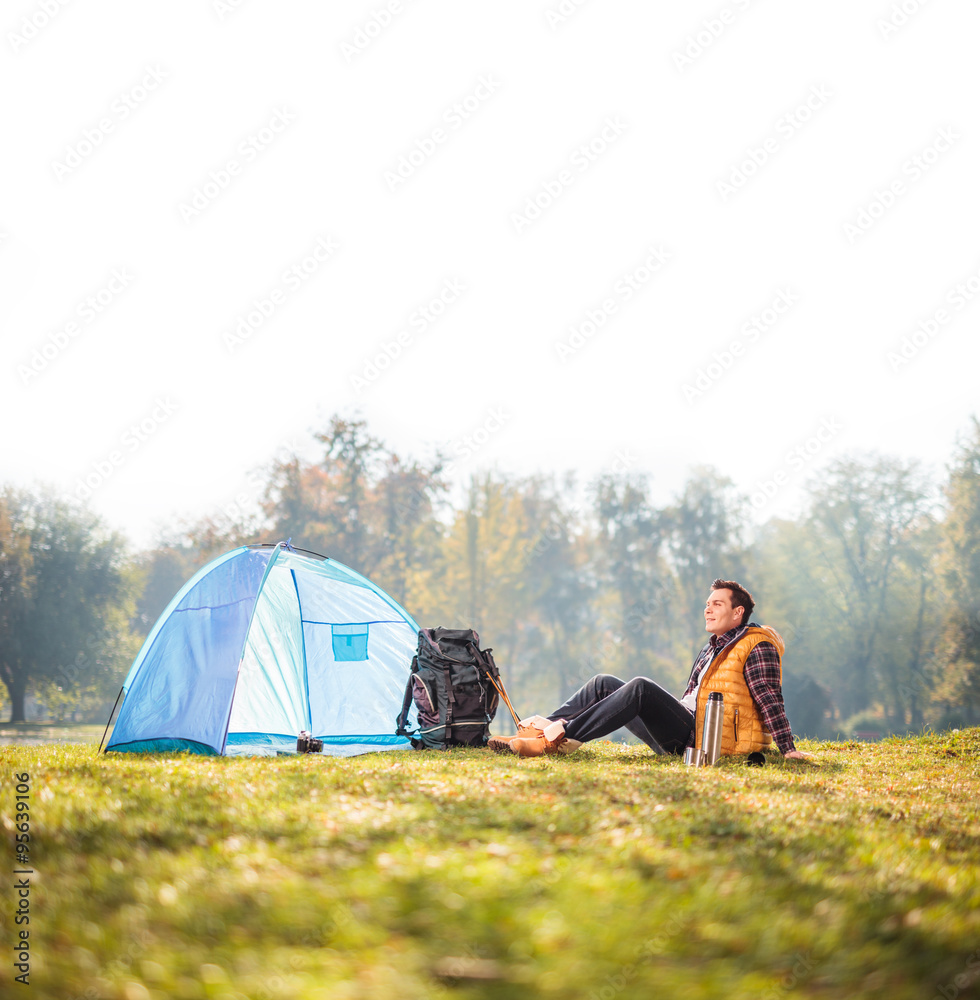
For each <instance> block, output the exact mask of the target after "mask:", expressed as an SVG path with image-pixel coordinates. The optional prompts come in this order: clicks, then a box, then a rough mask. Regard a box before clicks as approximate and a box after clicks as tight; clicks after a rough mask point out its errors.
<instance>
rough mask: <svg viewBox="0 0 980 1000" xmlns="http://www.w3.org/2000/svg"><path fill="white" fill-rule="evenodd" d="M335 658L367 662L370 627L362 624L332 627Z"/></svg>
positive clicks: (365, 623) (340, 660) (364, 623)
mask: <svg viewBox="0 0 980 1000" xmlns="http://www.w3.org/2000/svg"><path fill="white" fill-rule="evenodd" d="M330 633H331V638H332V640H333V658H334V659H335V660H337V661H339V662H342V661H344V660H366V659H367V658H368V625H367V622H362V623H358V624H354V625H331V626H330Z"/></svg>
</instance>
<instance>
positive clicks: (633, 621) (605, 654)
mask: <svg viewBox="0 0 980 1000" xmlns="http://www.w3.org/2000/svg"><path fill="white" fill-rule="evenodd" d="M593 499H594V505H593V514H594V517H595V519H596V523H597V534H596V539H595V547H594V553H595V565H596V572H597V575H598V580H599V584H598V589H599V594H598V598H599V606H600V607H604V608H606V609H608V613H607V614H605V615H602V614H601V612H600V615H601V617H602V618H604V619H605V621H606V624H607V630H606V634H605V636H603V637H602V639H601V643H602V644H601V646H600V649H599V656H598V657H596V660H597V662H595V663H594V665H593V666H594V669H592V670H590V671H589V673H590V674H592V673H597V672H608V673H615V674H618V675H619V676H621V677H624V678H630V677H638V676H648V677H653V678H654V679H656V680H658V681H660V682H661V683H664V684H668V685H669V684H674V683H676V682H677V681H678V678H679V672H678V670H677V669H676V667H677V663H676V659H675V657H674V655H673V653H674V650H672V648H671V647H672V643H671V635H672V633H675V632H676V629H674V628H672V622H671V612H672V610H673V609H674V608H675V607H676V581H675V579H674V574H673V572H672V571H671V568H670V567H669V565H668V564H667V562H666V560H665V559H664V558H663V555H662V548H663V545H664V542H665V530H666V529H667V526H668V525H669V524H670V520H669V518H667V517H664V515H663V514H662V512H661V511H658V510H656V509H655V508H654V507H653V506H652V505H651V503H650V498H649V483H648V481H647V477H646V476H643V475H637V474H628V473H627V474H607V475H603V476H600V477H599V479H597V480H596V483H595V486H594V492H593ZM610 624H612V625H613V626H614V627H613V628H612V629H610V628H609V627H608V626H609V625H610Z"/></svg>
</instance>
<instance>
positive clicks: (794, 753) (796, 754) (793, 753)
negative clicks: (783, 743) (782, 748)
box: [783, 750, 812, 760]
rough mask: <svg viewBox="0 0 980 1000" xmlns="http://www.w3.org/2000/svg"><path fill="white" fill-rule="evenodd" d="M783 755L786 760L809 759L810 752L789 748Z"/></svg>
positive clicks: (810, 756) (810, 757)
mask: <svg viewBox="0 0 980 1000" xmlns="http://www.w3.org/2000/svg"><path fill="white" fill-rule="evenodd" d="M783 756H784V757H785V758H786V759H787V760H811V759H812V754H808V753H800V751H799V750H790V752H789V753H784V754H783Z"/></svg>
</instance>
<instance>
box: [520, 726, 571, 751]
mask: <svg viewBox="0 0 980 1000" xmlns="http://www.w3.org/2000/svg"><path fill="white" fill-rule="evenodd" d="M565 742H567V738H566V736H565V726H564V724H563V723H561V722H552V723H551V725H550V726H547V727H546V728H545V729H544V731H543V732H542V733H541V735H540V736H515V737H514V738H513V739H512V740H511V741H510V752H511V753H516V754H517V756H518V757H541V756H542V755H544V754H553V753H561V749H560V748H561V746H562V744H563V743H565Z"/></svg>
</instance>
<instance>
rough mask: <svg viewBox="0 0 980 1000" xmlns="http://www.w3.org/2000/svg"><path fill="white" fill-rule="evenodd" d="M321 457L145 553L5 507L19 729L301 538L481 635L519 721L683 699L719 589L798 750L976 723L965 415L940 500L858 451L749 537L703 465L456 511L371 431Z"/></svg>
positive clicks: (86, 704) (979, 477) (979, 693)
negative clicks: (773, 667)
mask: <svg viewBox="0 0 980 1000" xmlns="http://www.w3.org/2000/svg"><path fill="white" fill-rule="evenodd" d="M315 440H316V443H317V446H318V450H319V458H318V459H316V460H315V461H308V460H305V459H302V458H300V457H299V456H298V455H295V454H287V455H285V456H281V457H279V458H276V459H275V460H273V461H271V462H270V463H269V464H268V465H267V466H266V467H265V468H264V469H262V471H261V475H260V483H261V493H260V499H259V501H258V502H257V504H256V506H255V510H254V511H252V512H250V513H246V512H242V511H241V510H240V509H237V510H236V512H235V513H234V514H233V515H232V516H229V515H227V514H219V515H216V516H209V517H205V518H201V519H198V520H195V521H190V522H186V523H180V524H176V525H174V526H172V527H171V528H170V529H168V530H167V531H165V532H164V533H163V535H162V536H161V537H160V539H159V540H158V542H157V544H156V545H155V546H154V547H153V548H152V549H151V550H149V551H142V552H135V553H134V552H132V551H131V550H130V549H129V547H128V546H127V543H126V541H125V539H124V538H123V537H122V535H121V534H120V533H118V532H116V531H113V530H111V528H110V527H108V526H107V525H106V524H105V523H104V522H102V521H101V520H100V519H99V518H97V517H96V516H95V515H94V514H93V513H92V512H91V511H90V510H89V509H88V508H87V507H85V506H80V505H79V504H78V503H76V502H73V501H69V500H67V499H65V498H63V497H59V496H57V495H56V494H54V493H52V492H51V491H46V490H43V489H33V490H29V489H19V488H16V487H13V486H8V487H5V488H3V489H0V681H2V683H3V686H4V689H5V692H6V701H7V702H8V703H9V708H10V716H11V720H12V721H19V720H23V718H24V714H25V701H26V698H27V696H28V695H32V696H33V697H34V698H36V699H37V700H38V701H39V702H40V703H41V704H42V705H43V706H45V708H46V709H47V710H48V712H49V713H50V714H51V715H52V716H53V717H55V718H59V719H78V720H88V721H99V720H101V719H104V718H105V717H106V716H107V715H108V711H109V708H110V707H111V702H112V699H113V698H114V697H115V694H116V692H117V691H118V688H119V686H120V684H121V682H122V678H123V677H124V676H125V672H126V670H127V669H128V666H129V664H130V663H131V662H132V659H133V657H134V656H135V654H136V652H137V650H138V648H139V646H140V644H141V642H142V640H143V638H144V637H145V636H146V634H147V633H148V631H149V629H150V628H151V627H152V625H153V622H154V621H155V620H156V618H157V616H158V615H159V614H160V613H161V612H162V610H163V609H164V607H165V606H166V605H167V603H168V602H169V601H170V599H171V597H172V596H173V595H174V593H175V592H176V591H177V589H178V588H179V587H180V586H181V584H182V583H183V582H184V581H185V580H187V579H188V578H189V577H190V576H191V575H192V574H193V573H194V572H195V571H196V570H197V569H199V568H200V567H201V566H203V565H204V564H205V563H207V562H208V561H209V560H210V559H212V558H214V557H215V556H217V555H220V554H221V553H223V552H225V551H227V550H228V549H230V548H234V547H235V546H237V545H240V544H245V543H247V542H253V541H269V540H273V541H276V540H280V539H286V538H291V539H292V543H293V545H295V546H297V547H302V548H308V549H312V550H314V551H317V552H321V553H323V554H325V555H328V556H331V557H332V558H335V559H338V560H339V561H341V562H343V563H346V564H347V565H349V566H351V567H353V568H355V569H356V570H357V571H358V572H360V573H362V574H364V575H366V576H368V577H370V578H371V579H372V580H374V581H375V582H376V583H377V584H378V585H379V586H381V587H382V588H384V589H385V590H386V591H387V592H389V593H390V594H391V595H392V596H393V597H395V598H396V599H397V600H398V601H399V602H401V603H402V604H403V605H404V606H405V607H406V608H407V609H408V610H409V612H410V613H411V614H412V615H413V616H414V617H415V618H416V620H417V621H419V622H420V624H423V625H431V626H435V625H445V626H455V627H464V628H474V629H476V630H477V631H478V632H479V633H480V635H481V639H482V641H483V644H484V645H489V646H492V647H493V648H494V655H495V658H496V660H497V663H498V664H499V665H500V666H501V668H502V671H503V674H504V678H505V680H506V682H507V685H508V690H509V691H510V694H511V697H512V699H513V700H514V702H515V705H516V706H517V708H518V711H520V712H522V713H524V714H532V713H534V712H544V711H549V710H550V709H551V708H553V707H555V706H556V705H557V704H560V702H561V701H563V700H564V699H565V698H566V697H567V695H568V694H570V693H571V692H572V691H573V690H574V689H575V688H576V687H578V685H579V684H581V683H582V682H584V681H585V680H586V679H588V677H590V676H592V675H593V674H594V673H599V672H607V673H613V674H617V675H618V676H621V677H624V678H629V677H634V676H639V675H643V676H648V677H652V678H654V679H655V680H656V681H658V682H659V683H661V684H662V685H664V686H665V687H667V688H668V689H670V690H672V691H675V692H677V693H679V692H680V690H681V688H682V687H683V685H684V682H685V680H686V678H687V673H688V670H689V667H690V663H691V661H692V659H693V656H694V654H695V653H696V651H697V650H698V649H699V648H700V646H701V645H702V644H703V642H704V641H705V633H704V630H703V620H702V608H703V604H704V600H705V598H706V596H707V593H708V590H709V588H710V583H711V580H712V579H714V578H715V577H719V576H720V577H724V578H728V579H737V580H739V581H740V582H742V583H744V584H745V585H746V586H747V587H748V588H749V589H750V590H751V591H752V593H753V596H754V597H755V599H756V604H757V613H756V615H755V618H756V620H758V621H761V622H763V623H764V624H768V625H772V626H774V627H775V628H776V629H777V630H778V631H780V632H781V633H782V635H783V637H784V639H785V640H786V645H787V650H786V656H785V658H784V669H785V677H784V692H785V696H786V701H787V709H788V713H789V716H790V720H791V722H792V723H793V727H794V731H795V732H796V733H797V734H801V735H802V734H806V735H812V736H833V735H834V734H836V733H845V734H849V733H853V732H863V731H876V732H881V733H885V732H903V731H906V730H909V729H912V730H915V729H919V728H921V727H923V726H927V725H932V726H935V727H942V726H947V725H956V724H973V723H977V722H980V421H977V420H976V419H975V418H974V419H973V420H972V421H971V423H970V425H969V427H968V428H967V429H966V431H965V432H964V433H963V434H962V435H961V439H960V440H959V441H958V443H957V445H956V450H955V453H954V455H953V456H952V459H951V461H950V463H949V466H948V468H947V469H946V470H945V475H944V478H943V480H942V481H941V482H935V481H933V480H932V479H931V478H930V477H929V476H928V475H927V474H926V473H925V472H924V471H923V470H922V468H921V467H920V466H919V464H918V463H916V462H914V461H905V460H902V459H900V458H895V457H888V456H882V455H879V454H859V455H847V456H844V457H841V458H838V459H836V460H834V461H833V462H832V463H830V464H829V465H828V466H827V467H826V468H825V469H824V470H822V472H821V474H820V475H819V477H817V478H815V479H813V480H812V481H811V482H810V483H809V484H808V485H807V487H806V490H805V496H804V503H803V506H802V509H801V512H800V513H799V514H798V515H797V516H795V517H792V518H787V517H771V518H769V519H768V520H767V521H766V522H765V523H763V524H762V525H761V526H758V525H757V524H756V523H755V522H754V521H752V520H751V519H750V516H749V514H750V512H751V511H752V510H753V506H752V504H750V502H749V500H748V498H747V497H745V496H742V495H740V494H739V493H738V491H737V490H736V488H735V487H734V485H733V484H732V483H731V482H730V481H729V480H728V479H726V478H724V477H723V476H721V475H719V474H718V473H717V472H716V471H715V470H713V469H711V468H705V467H699V468H695V469H693V470H691V472H690V474H689V477H688V480H687V482H686V483H685V485H684V487H683V488H682V490H681V491H680V492H679V494H678V495H677V496H676V497H674V498H673V500H672V502H670V503H668V504H664V505H659V506H658V505H657V504H655V503H654V502H653V500H652V498H651V487H650V481H649V478H648V477H647V476H645V475H642V474H638V473H634V472H630V471H628V470H619V471H612V472H609V473H607V474H604V475H601V476H599V477H598V478H597V479H595V480H594V481H592V482H590V483H588V484H584V487H583V486H582V485H581V484H578V483H576V481H575V479H574V477H572V476H571V475H567V476H564V477H560V476H554V475H551V476H546V475H535V476H523V477H518V476H513V475H508V474H506V473H500V472H480V473H478V474H474V475H473V476H472V477H471V478H470V480H469V483H468V486H467V488H466V490H465V492H464V494H463V495H462V497H460V498H457V499H455V500H453V499H451V497H450V484H449V482H448V477H447V475H446V463H445V460H444V458H443V457H441V456H439V455H436V456H435V457H433V458H431V459H429V460H419V459H414V458H403V457H402V456H400V455H398V454H397V453H395V452H394V451H392V450H391V449H390V448H388V447H387V446H386V445H385V443H384V442H383V441H381V440H379V439H378V438H377V437H375V436H374V435H373V434H372V433H371V432H370V429H369V428H368V426H367V425H366V423H365V422H364V421H362V420H360V419H347V418H343V417H340V416H335V417H334V418H332V419H331V420H330V422H329V424H328V426H327V427H326V428H324V429H323V430H322V431H320V432H319V433H317V434H316V435H315ZM407 668H408V664H406V670H407Z"/></svg>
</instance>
